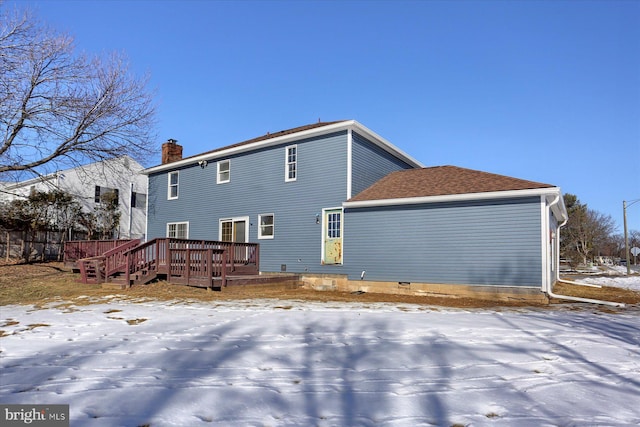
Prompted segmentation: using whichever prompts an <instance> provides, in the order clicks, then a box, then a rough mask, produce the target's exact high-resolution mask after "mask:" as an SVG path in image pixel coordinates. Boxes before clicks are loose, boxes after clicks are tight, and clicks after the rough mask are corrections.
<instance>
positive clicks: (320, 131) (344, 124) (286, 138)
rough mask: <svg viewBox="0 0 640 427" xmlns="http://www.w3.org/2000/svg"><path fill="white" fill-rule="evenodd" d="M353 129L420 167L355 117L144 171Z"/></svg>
mask: <svg viewBox="0 0 640 427" xmlns="http://www.w3.org/2000/svg"><path fill="white" fill-rule="evenodd" d="M351 130H353V131H356V132H358V133H359V134H361V135H363V136H365V137H366V138H367V139H368V140H369V141H370V142H371V143H373V144H375V145H377V146H379V147H381V148H382V149H383V150H385V151H387V152H388V153H391V154H392V155H393V156H395V157H397V158H399V159H401V160H403V161H404V162H406V163H408V164H410V165H412V166H414V167H421V166H422V164H421V163H420V162H418V161H417V160H416V159H414V158H413V157H411V156H409V155H408V154H406V153H404V152H403V151H402V150H400V149H399V148H398V147H396V146H394V145H393V144H391V143H390V142H389V141H387V140H386V139H384V138H382V137H381V136H380V135H378V134H376V133H374V132H372V131H371V130H370V129H367V128H366V127H365V126H363V125H361V124H360V123H358V122H357V121H355V120H338V121H332V122H318V123H313V124H308V125H304V126H298V127H295V128H292V129H286V130H282V131H279V132H275V133H267V134H265V135H262V136H259V137H257V138H252V139H249V140H246V141H242V142H238V143H236V144H231V145H226V146H224V147H220V148H216V149H214V150H211V151H207V152H204V153H200V154H197V155H193V156H189V157H185V158H183V159H181V160H177V161H174V162H170V163H165V164H161V165H158V166H153V167H151V168H148V169H146V170H144V171H143V173H144V174H152V173H157V172H163V171H168V170H174V169H178V168H180V167H184V166H186V165H194V164H196V163H197V162H198V161H200V160H206V161H211V160H213V159H216V158H223V157H224V156H230V155H233V154H238V153H245V152H250V151H253V150H256V149H259V148H263V147H268V146H275V145H278V144H285V143H292V142H295V141H299V140H302V139H306V138H311V137H316V136H321V135H328V134H330V133H333V132H342V131H351Z"/></svg>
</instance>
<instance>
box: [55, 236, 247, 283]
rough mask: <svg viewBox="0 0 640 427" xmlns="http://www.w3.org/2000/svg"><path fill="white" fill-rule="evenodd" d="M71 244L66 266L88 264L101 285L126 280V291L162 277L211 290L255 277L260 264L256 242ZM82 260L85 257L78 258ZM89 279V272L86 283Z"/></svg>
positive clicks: (162, 240)
mask: <svg viewBox="0 0 640 427" xmlns="http://www.w3.org/2000/svg"><path fill="white" fill-rule="evenodd" d="M67 244H68V247H67V246H65V254H68V257H67V258H65V260H66V261H68V262H69V261H71V260H73V261H74V262H75V261H76V260H79V259H82V260H83V261H84V262H85V264H86V265H84V264H82V263H80V264H82V265H84V266H85V267H87V268H85V269H84V270H87V271H89V270H91V272H92V274H93V273H94V270H95V275H96V279H95V281H96V282H98V283H99V282H102V281H107V282H109V281H112V280H114V278H115V277H116V276H124V280H125V283H126V284H127V286H129V285H131V284H132V283H146V282H147V281H149V280H151V279H153V278H155V277H157V276H158V275H165V276H167V280H169V281H175V282H180V283H186V284H190V283H197V284H198V285H200V286H203V285H204V286H207V287H213V283H214V279H215V280H221V282H222V286H224V285H225V283H226V276H227V275H228V274H230V273H233V272H236V274H255V273H257V271H258V268H259V262H260V259H259V253H260V250H259V245H258V244H257V243H238V242H217V241H210V240H189V239H173V238H158V239H153V240H150V241H148V242H146V243H143V244H140V240H138V239H135V240H109V241H73V242H67ZM100 251H102V252H100ZM82 255H86V256H84V257H82V258H77V257H79V256H82ZM82 265H81V266H82ZM81 270H82V269H81ZM86 276H87V273H86V271H85V272H84V273H83V280H84V281H85V283H86V280H87V277H86ZM121 279H122V277H121ZM92 280H93V279H92Z"/></svg>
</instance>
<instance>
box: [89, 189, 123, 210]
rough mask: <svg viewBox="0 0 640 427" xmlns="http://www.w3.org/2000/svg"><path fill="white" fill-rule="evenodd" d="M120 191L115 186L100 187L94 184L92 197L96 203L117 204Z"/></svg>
mask: <svg viewBox="0 0 640 427" xmlns="http://www.w3.org/2000/svg"><path fill="white" fill-rule="evenodd" d="M119 199H120V192H119V191H118V189H117V188H109V187H100V186H99V185H96V191H95V197H94V199H93V201H94V202H96V203H113V204H115V205H118V204H119Z"/></svg>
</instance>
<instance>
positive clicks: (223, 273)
mask: <svg viewBox="0 0 640 427" xmlns="http://www.w3.org/2000/svg"><path fill="white" fill-rule="evenodd" d="M225 252H227V249H223V252H222V256H221V257H220V260H222V261H223V262H222V265H221V266H220V267H221V268H220V270H221V271H220V277H221V282H220V287H221V288H224V287H225V286H227V263H226V261H224V259H225V258H226V257H227V254H226V253H225Z"/></svg>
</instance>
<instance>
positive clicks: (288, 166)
mask: <svg viewBox="0 0 640 427" xmlns="http://www.w3.org/2000/svg"><path fill="white" fill-rule="evenodd" d="M292 149H293V150H295V155H294V158H293V161H290V160H289V150H292ZM292 170H293V177H291V176H290V172H291V171H292ZM297 179H298V144H294V145H288V146H287V147H285V149H284V180H285V182H292V181H296V180H297Z"/></svg>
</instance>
